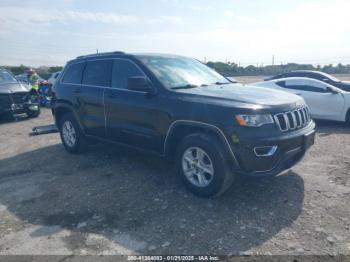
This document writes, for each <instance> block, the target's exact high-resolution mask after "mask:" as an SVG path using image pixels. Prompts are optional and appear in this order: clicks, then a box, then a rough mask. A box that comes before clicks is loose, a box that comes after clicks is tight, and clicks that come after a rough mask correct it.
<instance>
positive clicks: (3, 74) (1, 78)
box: [0, 70, 16, 84]
mask: <svg viewBox="0 0 350 262" xmlns="http://www.w3.org/2000/svg"><path fill="white" fill-rule="evenodd" d="M11 82H16V79H15V78H14V77H13V76H12V75H11V74H10V73H9V72H7V71H4V70H0V84H2V83H11Z"/></svg>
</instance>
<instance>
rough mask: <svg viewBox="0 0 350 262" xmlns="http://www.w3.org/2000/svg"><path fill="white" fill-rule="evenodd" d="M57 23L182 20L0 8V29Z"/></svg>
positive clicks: (128, 23) (164, 21)
mask: <svg viewBox="0 0 350 262" xmlns="http://www.w3.org/2000/svg"><path fill="white" fill-rule="evenodd" d="M54 22H57V23H65V24H68V23H72V22H73V23H83V22H87V23H89V22H91V23H103V24H112V25H130V24H136V23H167V24H179V23H181V22H182V18H181V17H178V16H159V17H156V18H146V17H138V16H134V15H120V14H116V13H104V12H81V11H70V10H67V11H58V10H43V9H35V8H23V7H0V28H11V29H12V30H13V29H16V27H20V28H23V27H24V26H41V25H50V24H52V23H54Z"/></svg>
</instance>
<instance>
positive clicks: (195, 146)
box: [175, 134, 235, 198]
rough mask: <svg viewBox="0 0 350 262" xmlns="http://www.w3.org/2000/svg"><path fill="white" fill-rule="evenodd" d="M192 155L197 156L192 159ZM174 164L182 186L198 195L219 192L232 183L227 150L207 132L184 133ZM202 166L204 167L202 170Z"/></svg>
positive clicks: (212, 194)
mask: <svg viewBox="0 0 350 262" xmlns="http://www.w3.org/2000/svg"><path fill="white" fill-rule="evenodd" d="M201 151H202V152H201ZM203 152H204V154H203ZM197 155H198V156H202V157H197ZM191 158H194V160H193V159H191ZM196 158H198V159H197V160H195V159H196ZM199 159H201V160H199ZM192 160H193V161H192ZM210 163H211V164H210ZM175 165H176V170H177V173H178V174H179V175H180V177H181V179H182V181H183V182H184V184H185V186H186V187H187V188H188V189H189V190H190V191H191V192H192V193H194V194H195V195H197V196H199V197H206V198H208V197H216V196H219V195H221V194H222V193H224V192H225V191H226V190H227V189H228V188H229V187H230V186H231V185H232V183H233V181H234V178H235V175H234V174H233V172H232V169H231V168H230V165H229V161H228V157H227V153H226V152H225V150H224V149H223V146H222V145H221V143H220V142H219V141H218V139H216V138H215V137H214V136H211V135H206V134H191V135H188V136H186V137H185V138H184V139H183V140H182V142H181V143H180V145H179V147H178V149H177V154H176V159H175ZM203 167H204V168H205V169H202V168H203ZM191 170H192V171H191ZM206 171H208V172H206ZM186 174H187V175H186Z"/></svg>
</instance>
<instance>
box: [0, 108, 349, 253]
mask: <svg viewBox="0 0 350 262" xmlns="http://www.w3.org/2000/svg"><path fill="white" fill-rule="evenodd" d="M51 122H52V118H51V115H50V112H49V111H48V110H44V111H43V114H42V115H41V116H40V118H38V119H35V120H21V121H19V122H8V121H3V122H2V123H1V124H0V147H1V150H0V254H135V253H139V254H204V253H211V254H294V255H295V254H332V255H334V254H350V218H349V214H350V205H349V203H350V143H349V138H350V128H348V127H346V126H344V125H342V124H334V123H324V122H323V123H318V130H317V131H318V134H317V143H316V145H315V146H314V147H313V148H312V149H311V150H310V152H309V153H308V154H307V156H306V158H305V159H304V161H303V162H302V163H300V164H299V165H298V166H296V167H295V168H294V169H293V170H292V171H291V172H290V173H289V174H287V175H281V176H278V177H275V178H268V179H247V178H246V179H243V178H242V179H239V180H238V181H237V182H236V184H235V185H234V187H232V189H231V190H229V191H228V192H227V193H226V194H224V195H223V196H222V197H220V198H218V199H214V200H204V199H199V198H197V197H195V196H193V195H192V194H190V193H188V192H187V191H186V190H185V188H184V187H183V186H182V184H181V182H180V180H179V179H178V178H177V176H176V175H175V172H174V170H173V168H172V165H171V164H170V163H167V162H165V161H163V160H162V159H159V158H156V157H153V156H148V155H145V154H141V153H137V152H131V151H127V150H125V149H121V148H116V147H111V146H106V145H95V146H93V147H92V148H90V150H89V152H87V153H85V154H83V155H70V154H68V153H66V152H65V151H64V149H63V147H62V146H61V144H60V139H59V136H58V134H50V135H45V136H37V137H29V136H28V133H29V131H30V130H31V128H32V127H34V126H36V125H41V124H48V123H51Z"/></svg>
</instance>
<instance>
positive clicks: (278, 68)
mask: <svg viewBox="0 0 350 262" xmlns="http://www.w3.org/2000/svg"><path fill="white" fill-rule="evenodd" d="M207 65H208V66H209V67H211V68H213V69H215V70H216V71H217V72H219V73H220V74H222V75H224V76H227V77H230V76H233V77H234V76H254V75H276V74H281V73H285V72H289V71H293V70H317V71H322V72H325V73H328V74H350V65H342V64H338V65H336V66H334V65H332V64H330V65H325V66H320V65H318V66H314V65H310V64H296V63H288V64H285V65H267V66H254V65H249V66H246V67H243V66H240V65H238V64H236V63H231V62H228V63H223V62H208V63H207ZM3 68H6V69H8V70H9V71H11V72H12V73H13V74H14V75H19V74H23V73H25V72H27V71H28V70H29V69H30V67H29V66H25V65H20V66H3ZM34 69H35V70H36V72H37V73H38V74H39V75H40V76H41V77H42V78H44V79H48V78H49V77H50V75H51V74H52V73H54V72H57V71H61V70H62V66H50V67H49V66H40V67H38V68H34Z"/></svg>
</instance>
